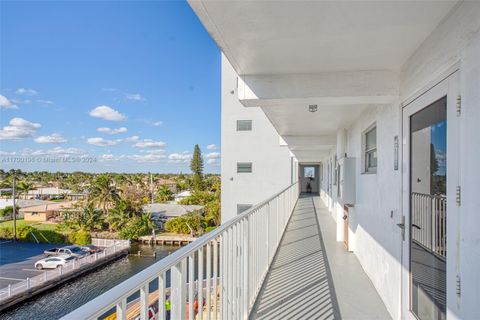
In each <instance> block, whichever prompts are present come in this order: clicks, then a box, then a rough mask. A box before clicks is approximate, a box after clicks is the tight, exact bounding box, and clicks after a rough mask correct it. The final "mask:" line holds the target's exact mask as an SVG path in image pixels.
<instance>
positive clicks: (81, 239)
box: [74, 230, 92, 245]
mask: <svg viewBox="0 0 480 320" xmlns="http://www.w3.org/2000/svg"><path fill="white" fill-rule="evenodd" d="M91 242H92V238H91V236H90V232H88V231H84V230H80V231H77V232H76V235H75V242H74V243H75V244H80V245H85V244H90V243H91Z"/></svg>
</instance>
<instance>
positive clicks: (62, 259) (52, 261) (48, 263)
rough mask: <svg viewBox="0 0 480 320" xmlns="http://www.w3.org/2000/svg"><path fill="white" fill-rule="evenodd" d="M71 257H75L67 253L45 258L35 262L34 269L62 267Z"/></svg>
mask: <svg viewBox="0 0 480 320" xmlns="http://www.w3.org/2000/svg"><path fill="white" fill-rule="evenodd" d="M73 259H75V258H74V257H72V256H69V255H64V256H56V257H49V258H45V259H42V260H38V261H37V262H35V269H37V270H42V269H55V268H62V267H65V265H66V264H67V263H68V262H69V261H71V260H73Z"/></svg>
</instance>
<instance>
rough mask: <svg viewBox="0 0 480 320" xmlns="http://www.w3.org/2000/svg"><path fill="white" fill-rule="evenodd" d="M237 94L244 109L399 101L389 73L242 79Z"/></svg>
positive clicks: (395, 78) (396, 80)
mask: <svg viewBox="0 0 480 320" xmlns="http://www.w3.org/2000/svg"><path fill="white" fill-rule="evenodd" d="M237 92H238V98H239V100H240V102H241V103H242V104H243V105H244V106H246V107H264V106H275V105H286V104H288V105H292V106H296V105H303V106H305V105H309V104H317V105H318V106H319V107H321V106H322V105H326V106H333V105H368V104H389V103H392V102H394V101H396V100H397V99H398V96H399V75H398V73H396V72H393V71H389V70H373V71H341V72H322V73H315V74H275V75H243V76H241V77H239V79H238V88H237Z"/></svg>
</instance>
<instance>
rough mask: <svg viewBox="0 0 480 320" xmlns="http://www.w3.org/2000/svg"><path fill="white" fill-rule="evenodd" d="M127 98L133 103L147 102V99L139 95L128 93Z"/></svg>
mask: <svg viewBox="0 0 480 320" xmlns="http://www.w3.org/2000/svg"><path fill="white" fill-rule="evenodd" d="M125 97H126V98H127V100H131V101H145V100H146V99H145V97H143V96H142V95H141V94H139V93H126V94H125Z"/></svg>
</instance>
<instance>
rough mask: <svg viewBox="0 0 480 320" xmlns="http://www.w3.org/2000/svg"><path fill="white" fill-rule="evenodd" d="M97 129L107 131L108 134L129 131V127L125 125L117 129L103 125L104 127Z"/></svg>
mask: <svg viewBox="0 0 480 320" xmlns="http://www.w3.org/2000/svg"><path fill="white" fill-rule="evenodd" d="M97 131H98V132H102V133H106V134H119V133H125V132H127V131H128V129H127V128H125V127H120V128H117V129H112V128H107V127H102V128H97Z"/></svg>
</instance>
